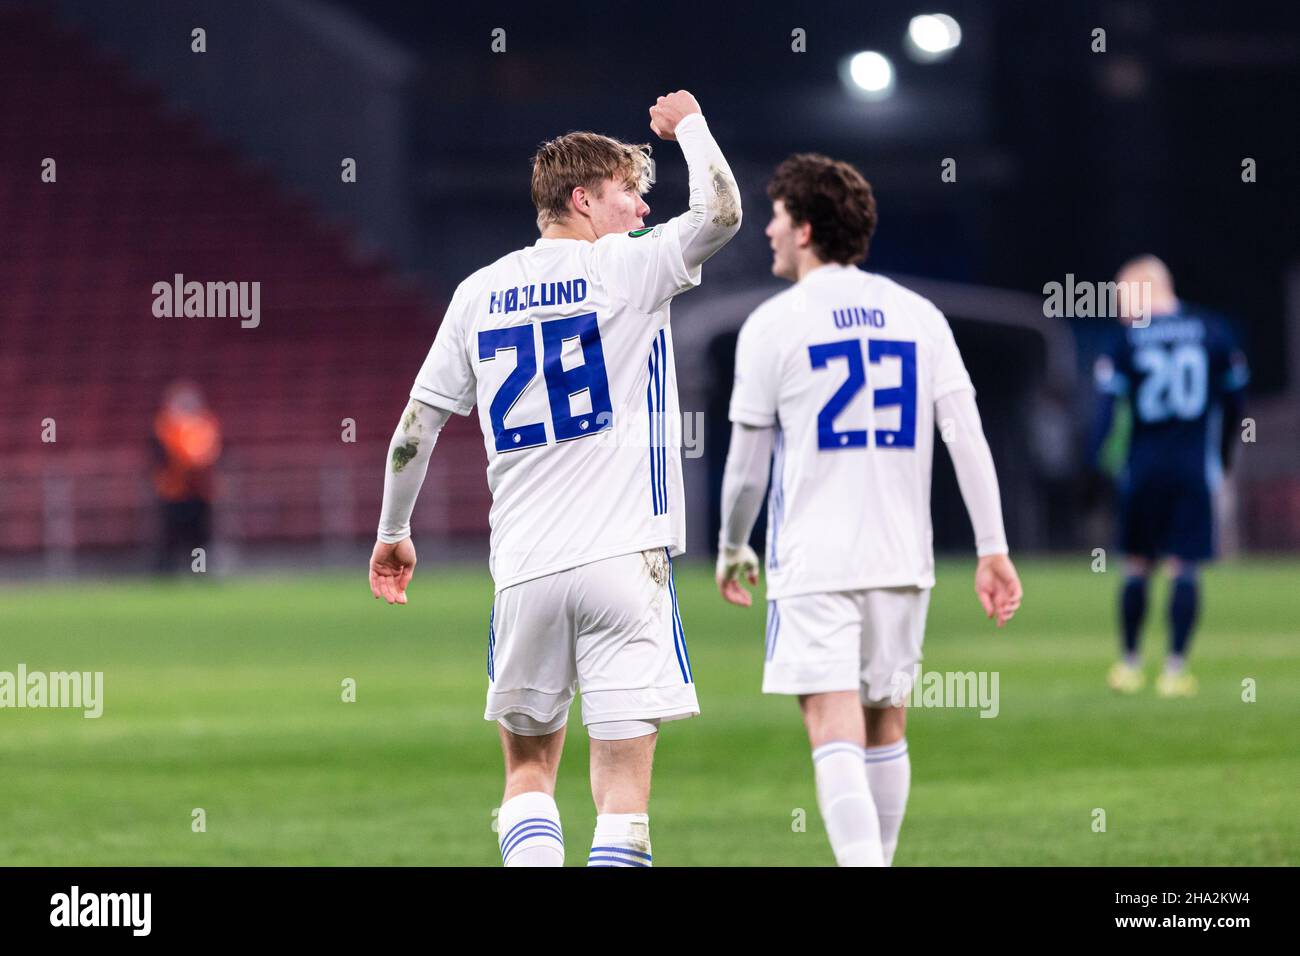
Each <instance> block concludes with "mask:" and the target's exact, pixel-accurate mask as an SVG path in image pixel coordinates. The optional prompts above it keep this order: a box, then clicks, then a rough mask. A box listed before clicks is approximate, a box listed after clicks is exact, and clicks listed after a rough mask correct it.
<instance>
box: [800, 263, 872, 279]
mask: <svg viewBox="0 0 1300 956" xmlns="http://www.w3.org/2000/svg"><path fill="white" fill-rule="evenodd" d="M857 268H858V267H857V266H852V265H845V264H844V263H842V262H828V263H826V264H825V265H820V266H818V267H817V268H816V269H813V270H812V271H811V272H807V273H805V274H804V277H803V278H802V279H800V280H799V281H800V282H807V281H808V280H809V279H811V278H813V277H814V276H819V277H821V278H827V277H830V276H840V275H844V273H846V272H848V271H849V270H853V271H857Z"/></svg>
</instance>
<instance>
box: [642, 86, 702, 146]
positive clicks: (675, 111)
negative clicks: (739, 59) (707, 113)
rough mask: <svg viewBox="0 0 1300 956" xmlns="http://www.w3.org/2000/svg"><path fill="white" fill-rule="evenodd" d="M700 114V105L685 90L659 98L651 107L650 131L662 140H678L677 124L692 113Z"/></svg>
mask: <svg viewBox="0 0 1300 956" xmlns="http://www.w3.org/2000/svg"><path fill="white" fill-rule="evenodd" d="M698 112H700V104H699V103H698V102H696V100H695V97H693V96H691V94H690V93H688V92H686V91H685V90H678V91H677V92H676V93H669V94H668V95H667V96H661V97H659V99H658V101H657V102H656V103H655V105H654V106H652V107H650V129H651V130H652V131H653V132H654V134H655V135H656V136H658V137H659V138H660V139H676V138H677V124H678V123H680V122H681V121H682V120H683V119H685V118H686V117H688V116H690V115H691V114H692V113H698Z"/></svg>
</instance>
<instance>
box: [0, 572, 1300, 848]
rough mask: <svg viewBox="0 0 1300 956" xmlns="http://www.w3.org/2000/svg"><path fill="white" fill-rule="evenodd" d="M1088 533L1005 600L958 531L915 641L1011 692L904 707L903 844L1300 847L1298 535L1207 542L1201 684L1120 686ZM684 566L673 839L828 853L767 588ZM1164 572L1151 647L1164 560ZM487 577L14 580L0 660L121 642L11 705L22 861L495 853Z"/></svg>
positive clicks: (0, 804) (931, 666)
mask: <svg viewBox="0 0 1300 956" xmlns="http://www.w3.org/2000/svg"><path fill="white" fill-rule="evenodd" d="M1090 560H1091V559H1090V557H1087V558H1083V559H1080V560H1079V561H1077V562H1070V563H1067V562H1064V561H1059V560H1053V561H1029V562H1026V564H1025V565H1024V566H1023V567H1022V569H1021V570H1022V573H1023V576H1024V583H1025V588H1026V599H1025V603H1024V607H1023V609H1022V610H1021V612H1020V614H1019V615H1018V617H1017V618H1016V620H1015V621H1014V622H1013V624H1012V625H1011V626H1010V627H1009V628H1008V629H1007V630H1005V631H1003V632H998V631H996V629H994V628H993V627H992V625H990V624H988V623H987V622H986V621H985V620H984V619H983V617H982V615H981V614H980V613H979V611H978V606H977V604H976V601H975V598H974V596H973V595H972V594H971V584H970V576H971V572H972V570H973V563H972V562H961V561H951V562H941V564H940V568H939V586H938V587H937V588H936V590H935V592H934V597H933V601H932V603H931V611H930V622H929V628H928V636H927V642H926V659H925V665H924V666H925V668H926V669H927V670H957V671H996V672H998V674H999V679H1000V712H999V713H998V715H997V717H996V718H993V719H986V718H980V717H979V714H978V711H977V710H975V709H964V710H959V709H946V710H944V709H925V708H922V709H918V710H914V711H913V712H912V713H911V715H910V720H909V727H908V740H909V743H910V749H911V756H912V767H913V778H912V793H911V801H910V804H909V806H908V815H907V819H906V822H905V823H904V826H903V833H902V839H901V842H900V845H899V850H898V855H897V858H896V861H895V862H896V865H900V866H923V865H944V864H947V865H1025V864H1029V865H1034V864H1048V865H1051V864H1085V865H1201V864H1204V865H1240V864H1274V865H1276V864H1288V865H1295V864H1296V863H1298V862H1300V815H1298V814H1297V813H1296V812H1295V807H1296V794H1297V793H1300V748H1298V747H1297V746H1296V729H1297V727H1300V653H1298V652H1297V651H1298V648H1297V644H1296V636H1297V630H1298V627H1297V625H1298V621H1300V615H1298V614H1297V604H1298V602H1297V597H1296V582H1297V580H1300V564H1298V563H1297V562H1294V561H1292V562H1284V561H1251V562H1244V563H1235V564H1225V565H1221V566H1218V567H1215V568H1212V569H1209V570H1208V572H1207V574H1206V576H1205V587H1204V589H1203V600H1202V607H1203V612H1202V619H1201V626H1200V629H1199V632H1198V634H1197V638H1196V644H1195V645H1194V647H1193V658H1192V664H1193V670H1194V672H1195V673H1196V674H1197V675H1198V676H1199V677H1200V680H1201V693H1200V696H1198V697H1196V698H1194V699H1190V700H1174V701H1167V700H1161V699H1158V698H1156V697H1155V695H1154V692H1153V691H1152V690H1151V689H1150V685H1148V689H1147V690H1146V691H1144V692H1143V693H1142V694H1140V695H1138V696H1136V697H1131V698H1119V697H1115V696H1112V695H1111V694H1110V693H1109V692H1108V691H1107V689H1106V687H1105V683H1104V677H1105V670H1106V667H1107V666H1108V665H1109V664H1110V662H1111V660H1112V659H1113V656H1114V648H1115V637H1114V619H1115V604H1114V602H1115V589H1116V587H1117V586H1118V584H1119V577H1118V575H1117V574H1116V573H1115V572H1114V571H1112V572H1111V573H1109V574H1093V573H1091V572H1090V570H1089V566H1088V563H1089V561H1090ZM678 590H679V595H680V599H681V607H682V616H683V618H684V620H685V625H686V630H687V640H688V643H689V647H690V653H691V659H692V662H693V665H694V671H695V678H696V682H697V685H698V687H699V696H700V702H701V707H702V709H703V714H702V716H701V717H699V718H697V719H694V720H689V721H682V722H678V723H673V724H667V725H665V727H664V730H663V732H662V733H661V735H660V742H659V750H658V755H657V761H656V769H655V785H654V792H653V796H652V799H651V820H652V834H653V839H654V845H655V860H656V863H657V864H659V865H717V864H724V865H756V866H763V865H828V864H830V863H831V862H832V857H831V853H830V849H829V847H828V845H827V842H826V838H825V835H824V833H823V831H822V826H821V820H820V818H819V816H818V814H817V808H816V799H815V796H814V791H813V780H812V771H811V760H810V758H809V754H808V748H807V745H806V741H805V738H804V735H803V730H802V727H801V725H800V721H799V716H798V710H797V706H796V704H795V702H794V700H793V699H790V698H784V697H765V696H763V695H761V694H760V693H759V690H758V688H759V678H760V673H761V668H762V657H763V612H762V610H761V609H760V607H759V606H758V604H757V603H756V606H755V607H754V608H753V609H751V610H750V611H747V612H746V611H740V610H738V609H734V608H731V607H729V606H725V605H723V604H722V602H721V600H720V599H719V598H718V597H717V596H716V594H715V592H714V590H713V586H712V580H711V573H710V569H709V568H707V567H705V566H704V565H700V564H686V563H679V566H678ZM1152 598H1153V599H1152V604H1151V614H1150V615H1149V619H1148V627H1147V639H1146V642H1145V647H1146V650H1147V667H1148V671H1149V673H1150V674H1151V676H1154V673H1155V668H1156V666H1157V664H1158V661H1159V659H1160V657H1161V656H1162V654H1163V650H1164V643H1165V633H1164V588H1163V586H1161V587H1157V588H1156V589H1155V591H1154V592H1153V595H1152ZM490 600H491V584H490V582H489V580H488V577H487V574H486V572H485V570H484V569H481V568H478V567H473V568H461V567H439V566H437V565H436V564H433V563H432V562H426V563H425V564H423V565H421V567H420V569H419V571H418V572H417V575H416V579H415V582H414V584H413V589H412V592H411V604H410V605H409V606H407V607H405V608H390V607H387V606H385V605H382V604H380V603H378V602H376V601H374V600H373V599H372V598H371V597H370V595H369V592H368V589H367V586H366V583H365V580H364V574H363V573H361V571H360V569H358V573H357V574H354V575H351V576H341V575H333V576H312V577H284V578H263V579H256V580H217V579H195V580H185V581H181V582H176V583H154V582H137V583H115V584H105V585H83V584H52V585H40V586H35V587H30V586H29V587H22V588H19V587H8V588H4V589H0V671H15V670H16V669H17V666H18V664H19V663H20V662H21V663H24V664H26V666H27V668H28V670H29V671H34V670H44V671H59V670H81V671H86V670H90V671H96V670H99V671H103V672H104V697H105V704H104V714H103V716H102V717H101V718H99V719H98V720H94V719H85V718H83V717H82V715H81V713H80V712H79V711H69V710H52V709H45V710H32V709H27V710H11V709H4V710H0V768H3V769H2V770H0V774H3V777H4V783H3V786H0V820H3V821H4V823H5V826H3V827H0V863H2V864H5V865H69V866H71V865H150V864H162V865H169V864H199V865H228V864H259V865H260V864H267V865H278V864H315V865H350V864H370V865H385V864H465V865H480V864H482V865H495V864H499V855H498V853H497V850H496V843H495V835H494V833H493V832H492V829H491V827H492V822H493V816H492V813H493V808H494V807H495V806H496V805H497V803H498V800H499V797H500V787H501V768H500V754H499V750H498V745H497V741H496V733H495V728H494V725H492V724H489V723H487V722H485V721H483V720H482V710H483V695H484V690H485V685H486V674H485V655H486V641H487V615H488V607H489V603H490ZM345 678H353V679H354V680H355V681H356V687H357V700H356V702H355V703H345V702H343V701H342V700H341V694H342V689H341V688H342V682H343V680H344V679H345ZM1246 678H1251V679H1253V680H1254V681H1255V682H1256V688H1257V690H1256V693H1257V699H1256V700H1255V701H1254V702H1251V703H1248V702H1243V700H1242V682H1243V680H1245V679H1246ZM570 727H571V736H570V740H569V743H568V749H567V753H566V756H565V763H564V765H563V767H562V769H561V779H560V783H559V793H558V799H559V804H560V809H561V813H562V815H563V820H564V825H565V829H566V832H567V835H568V860H569V862H570V863H574V864H578V863H582V862H583V861H584V859H585V849H586V846H587V841H588V840H589V838H590V833H591V827H592V824H593V821H594V810H593V809H592V806H591V798H590V792H589V790H588V787H587V781H586V771H587V753H586V750H587V748H586V737H585V734H582V733H581V732H579V731H580V723H579V718H578V711H577V710H576V709H575V710H574V712H573V715H572V719H571V724H570ZM195 808H202V809H203V810H204V811H205V813H206V822H207V829H206V832H203V833H195V832H192V829H191V812H192V811H193V810H194V809H195ZM1096 808H1100V809H1102V810H1104V811H1105V825H1106V828H1105V832H1094V829H1093V821H1094V810H1095V809H1096ZM800 811H806V827H804V828H803V829H802V831H801V830H800V828H799V827H798V826H797V821H798V818H799V816H800Z"/></svg>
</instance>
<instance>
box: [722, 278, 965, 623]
mask: <svg viewBox="0 0 1300 956" xmlns="http://www.w3.org/2000/svg"><path fill="white" fill-rule="evenodd" d="M971 387H972V386H971V381H970V376H969V375H968V374H967V372H966V367H965V365H964V364H963V363H962V360H961V354H960V353H959V352H958V351H957V343H956V342H955V341H954V340H953V337H952V330H951V329H950V328H949V327H948V322H947V320H946V319H945V318H944V317H943V313H942V312H940V311H939V310H938V309H937V308H935V307H934V305H933V304H931V303H930V302H929V301H928V300H926V299H924V298H922V297H921V296H919V295H917V294H916V293H915V292H911V291H909V290H908V289H905V288H903V287H902V286H900V285H899V284H898V283H896V282H893V281H891V280H889V279H886V278H885V277H884V276H880V275H874V274H872V273H869V272H864V271H862V270H861V269H858V268H856V267H854V266H845V265H839V264H836V263H832V264H829V265H825V266H821V267H819V268H817V269H815V270H813V271H812V272H810V273H808V274H807V275H806V276H804V278H803V279H802V280H801V281H800V282H798V283H796V284H795V285H794V286H793V287H792V288H790V289H787V290H785V291H784V292H781V293H780V294H778V295H775V296H773V297H772V298H770V299H768V300H767V301H766V302H764V303H763V304H762V305H760V306H759V307H758V308H757V309H755V310H754V312H753V313H752V314H751V315H750V316H749V318H748V319H747V320H746V321H745V324H744V327H743V328H742V329H741V331H740V339H739V342H738V343H737V346H736V381H735V385H734V388H733V390H732V393H731V420H732V421H733V422H740V423H743V424H746V425H754V426H759V427H764V426H776V428H777V435H776V445H775V449H774V453H773V458H772V485H771V489H770V491H769V495H768V525H767V596H768V597H769V598H782V597H787V596H790V595H795V594H811V593H817V592H825V591H849V590H856V589H859V588H882V587H902V586H906V585H912V586H917V587H925V588H928V587H933V586H934V550H933V532H932V529H931V526H930V468H931V461H932V457H933V451H934V403H935V401H936V400H937V399H938V398H940V397H942V396H944V395H947V394H949V393H951V392H955V391H957V390H959V389H967V388H971Z"/></svg>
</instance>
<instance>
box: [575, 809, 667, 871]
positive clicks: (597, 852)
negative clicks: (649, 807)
mask: <svg viewBox="0 0 1300 956" xmlns="http://www.w3.org/2000/svg"><path fill="white" fill-rule="evenodd" d="M653 859H654V858H653V857H652V856H651V855H650V816H649V815H648V814H645V813H601V814H598V815H597V816H596V835H595V837H593V838H592V841H591V855H590V856H589V857H587V866H652V865H653Z"/></svg>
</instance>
